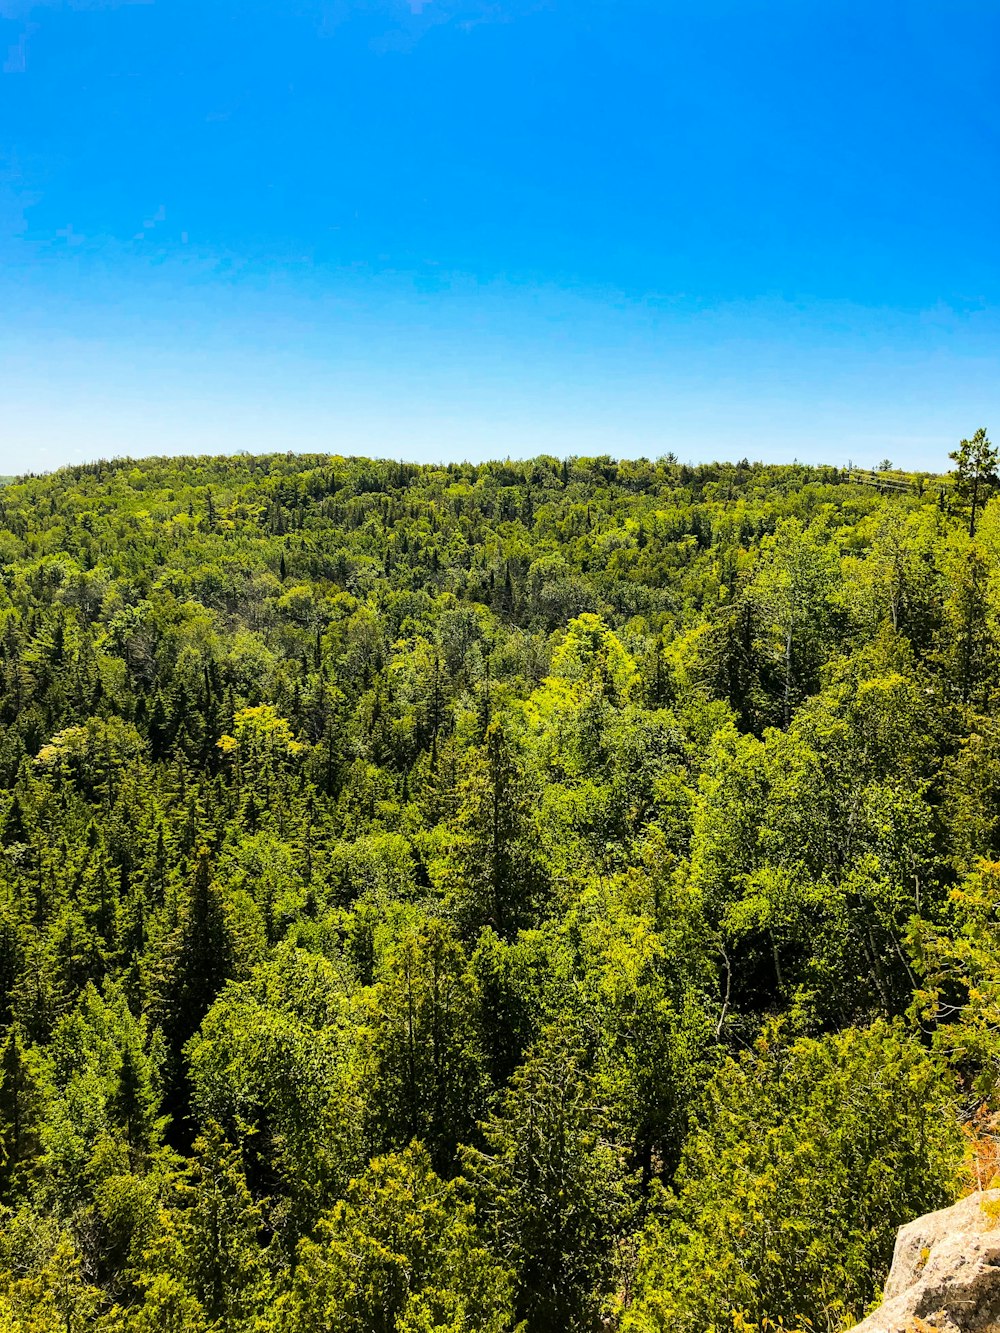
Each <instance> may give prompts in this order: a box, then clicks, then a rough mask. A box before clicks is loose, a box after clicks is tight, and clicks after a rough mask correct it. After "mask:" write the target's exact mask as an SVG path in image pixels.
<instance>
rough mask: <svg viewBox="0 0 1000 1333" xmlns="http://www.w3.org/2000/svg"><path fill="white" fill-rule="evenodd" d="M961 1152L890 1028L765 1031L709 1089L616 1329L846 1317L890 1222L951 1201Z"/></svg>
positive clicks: (938, 1098)
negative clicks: (788, 1037) (807, 1034)
mask: <svg viewBox="0 0 1000 1333" xmlns="http://www.w3.org/2000/svg"><path fill="white" fill-rule="evenodd" d="M960 1145H961V1138H960V1135H959V1132H958V1127H957V1125H956V1123H955V1119H954V1106H953V1102H952V1099H950V1098H949V1096H948V1091H947V1084H946V1083H945V1082H944V1081H943V1079H942V1077H941V1070H940V1068H939V1067H938V1066H937V1065H936V1063H935V1062H934V1061H933V1060H931V1059H930V1058H928V1056H927V1055H926V1054H925V1053H924V1052H923V1051H922V1050H921V1049H920V1047H919V1046H918V1045H917V1044H916V1043H915V1042H914V1041H913V1040H912V1038H910V1037H908V1036H907V1035H905V1034H904V1033H903V1031H902V1030H901V1029H900V1028H899V1027H892V1026H889V1025H888V1024H885V1023H877V1024H875V1025H874V1026H872V1027H871V1028H868V1029H855V1030H853V1031H849V1032H846V1033H844V1034H843V1035H840V1036H836V1037H827V1038H823V1039H821V1040H818V1041H817V1040H813V1039H809V1038H802V1039H800V1040H798V1041H796V1042H792V1043H791V1044H787V1043H786V1042H785V1041H784V1040H783V1039H782V1038H781V1036H780V1034H779V1033H773V1034H769V1035H768V1036H767V1037H766V1038H762V1040H761V1041H760V1043H759V1044H758V1048H757V1049H756V1050H755V1051H754V1052H752V1053H747V1054H745V1055H743V1056H742V1057H741V1058H740V1059H739V1060H732V1059H730V1060H727V1061H726V1062H725V1064H724V1065H723V1066H722V1067H721V1068H720V1069H719V1070H718V1072H717V1073H716V1075H715V1076H714V1078H713V1079H712V1080H711V1082H710V1083H709V1084H708V1086H707V1088H706V1091H705V1097H704V1102H703V1104H702V1107H701V1109H700V1112H699V1117H698V1124H697V1126H696V1128H695V1129H694V1130H693V1132H692V1134H691V1137H690V1139H689V1140H688V1143H687V1145H686V1146H685V1150H684V1157H683V1161H682V1163H681V1167H680V1170H679V1172H678V1175H677V1179H676V1182H675V1186H674V1190H675V1192H674V1193H672V1194H671V1195H669V1196H668V1197H667V1198H666V1199H665V1200H664V1202H663V1204H662V1207H661V1209H660V1210H659V1211H658V1215H657V1216H655V1217H654V1218H653V1219H652V1220H651V1221H650V1222H649V1224H648V1225H647V1227H646V1230H645V1232H644V1234H643V1237H642V1242H641V1248H640V1254H639V1263H638V1269H637V1273H636V1278H635V1288H634V1292H633V1293H632V1304H631V1308H630V1309H629V1310H628V1311H627V1313H626V1315H625V1318H624V1320H623V1325H622V1326H623V1328H624V1329H626V1330H629V1333H652V1331H653V1330H667V1329H670V1330H675V1329H676V1330H683V1329H691V1330H695V1329H704V1328H707V1327H722V1326H724V1325H726V1324H728V1323H730V1322H732V1320H733V1318H734V1317H739V1316H743V1317H748V1318H749V1319H750V1320H751V1321H752V1322H754V1323H757V1322H762V1321H763V1320H765V1319H770V1320H775V1321H777V1320H780V1321H781V1322H783V1323H784V1324H785V1325H786V1326H787V1327H792V1326H795V1325H798V1324H799V1323H800V1322H801V1321H804V1320H805V1321H809V1323H810V1324H811V1325H812V1326H813V1327H830V1326H836V1325H838V1324H840V1323H842V1322H845V1321H846V1322H847V1323H848V1324H849V1323H850V1322H852V1321H854V1320H857V1319H859V1318H860V1317H861V1316H862V1315H863V1313H864V1311H865V1307H866V1306H867V1305H868V1304H869V1302H870V1301H871V1300H872V1298H873V1296H875V1295H876V1293H877V1291H878V1289H879V1286H880V1284H881V1276H882V1275H883V1274H884V1273H885V1271H886V1268H887V1266H888V1263H889V1260H890V1258H891V1257H892V1248H893V1244H894V1241H895V1233H896V1228H897V1227H898V1226H899V1225H900V1224H901V1223H903V1222H904V1221H907V1220H909V1219H910V1218H911V1217H912V1216H913V1215H914V1214H916V1213H919V1212H921V1211H922V1210H924V1209H926V1208H929V1207H934V1206H940V1205H942V1204H944V1203H946V1202H949V1201H950V1199H951V1197H952V1194H951V1191H952V1190H953V1189H954V1188H955V1184H956V1181H957V1166H958V1162H959V1160H960V1155H961V1147H960Z"/></svg>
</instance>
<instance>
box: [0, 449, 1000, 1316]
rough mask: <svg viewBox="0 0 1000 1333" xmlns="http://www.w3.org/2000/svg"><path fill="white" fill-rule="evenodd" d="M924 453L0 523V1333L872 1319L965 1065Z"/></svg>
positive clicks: (993, 539) (977, 923) (945, 641)
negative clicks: (0, 1332) (892, 464)
mask: <svg viewBox="0 0 1000 1333" xmlns="http://www.w3.org/2000/svg"><path fill="white" fill-rule="evenodd" d="M955 463H956V472H955V473H954V474H953V475H951V476H949V477H946V478H933V477H926V476H909V475H907V474H905V473H901V472H898V471H893V472H892V473H891V477H889V478H886V477H885V476H883V475H882V474H879V473H876V474H871V475H870V476H869V477H868V478H867V481H868V482H869V483H870V484H864V485H862V484H858V483H856V482H854V481H852V480H851V477H850V475H849V474H846V473H844V472H841V471H840V470H839V469H836V468H806V467H803V466H801V465H799V464H793V465H791V466H786V467H764V466H762V465H760V464H750V463H748V462H745V461H744V462H740V463H713V464H707V465H705V466H702V467H698V468H692V467H687V466H683V465H681V464H679V463H678V462H677V461H676V459H675V458H673V457H672V456H667V457H665V458H662V459H658V460H656V461H655V462H653V461H650V460H646V459H638V460H633V461H626V460H621V461H617V462H616V461H614V460H612V459H610V458H606V457H602V458H570V459H566V460H557V459H553V458H546V457H542V458H536V459H531V460H527V461H525V462H512V461H510V460H507V461H504V462H494V463H488V464H483V465H471V464H462V465H457V464H454V465H450V466H448V467H434V466H428V467H417V466H413V465H409V464H400V463H396V462H390V461H375V460H368V459H362V458H343V457H339V456H328V455H295V454H285V455H280V456H278V455H275V456H271V457H264V458H254V457H250V456H238V457H234V458H219V459H212V458H179V459H149V460H145V461H142V462H133V461H130V460H118V461H116V462H114V463H108V462H98V463H94V464H92V465H89V466H84V467H76V468H66V469H63V470H61V471H59V472H56V473H53V474H51V475H50V476H40V477H30V478H25V479H22V480H20V481H14V482H12V483H11V484H9V485H5V486H4V487H3V490H2V492H0V554H2V557H3V559H2V570H0V575H2V577H0V1210H2V1214H0V1328H6V1327H10V1328H11V1329H24V1330H28V1329H31V1330H35V1331H36V1333H49V1330H50V1329H51V1330H54V1329H60V1330H68V1331H69V1333H76V1330H77V1329H81V1328H83V1327H87V1328H90V1327H91V1326H93V1327H94V1328H95V1329H97V1330H99V1331H101V1333H135V1331H136V1330H142V1331H144V1333H152V1331H153V1330H157V1333H159V1330H161V1329H163V1330H176V1333H222V1331H223V1330H226V1333H276V1331H277V1330H280V1333H291V1330H292V1329H293V1328H294V1329H299V1328H305V1329H308V1328H316V1329H317V1330H319V1329H324V1330H325V1329H328V1328H334V1327H336V1328H347V1329H350V1328H357V1329H358V1330H359V1333H360V1330H365V1331H366V1333H367V1331H368V1330H374V1329H379V1330H389V1329H392V1330H400V1331H401V1333H431V1331H432V1330H434V1331H435V1333H445V1331H446V1330H447V1333H460V1331H461V1333H473V1330H477V1331H478V1330H497V1333H499V1331H500V1330H507V1329H511V1330H513V1329H514V1327H515V1326H522V1327H523V1329H524V1333H545V1331H546V1330H559V1333H564V1331H565V1330H569V1329H572V1330H574V1331H575V1333H595V1331H596V1330H597V1329H598V1328H600V1327H601V1326H602V1321H604V1322H605V1323H606V1325H607V1326H609V1327H610V1326H613V1325H614V1323H615V1321H618V1322H619V1323H620V1324H624V1325H625V1326H631V1327H634V1328H658V1327H666V1326H670V1327H671V1328H673V1327H674V1326H675V1325H676V1326H677V1327H680V1328H684V1327H690V1328H691V1329H692V1333H694V1331H695V1330H697V1333H702V1330H704V1329H705V1328H708V1327H711V1326H715V1327H724V1326H729V1324H730V1323H732V1322H734V1321H735V1325H736V1326H737V1327H742V1328H749V1327H752V1326H754V1327H765V1326H768V1325H767V1323H766V1321H768V1320H770V1321H772V1324H773V1323H779V1324H780V1323H781V1321H784V1323H785V1324H786V1325H787V1324H789V1323H791V1322H793V1321H795V1320H797V1319H798V1318H799V1317H800V1316H801V1317H809V1318H812V1319H813V1320H814V1321H819V1323H821V1324H822V1325H823V1326H824V1327H828V1328H830V1329H833V1328H834V1327H835V1326H836V1325H837V1324H838V1322H839V1321H841V1320H846V1319H847V1318H848V1316H853V1315H856V1314H859V1313H861V1311H862V1310H863V1308H864V1306H865V1304H866V1303H867V1302H868V1301H869V1300H870V1299H872V1298H873V1297H874V1295H875V1294H876V1292H877V1289H878V1286H879V1284H880V1282H881V1281H882V1278H883V1276H884V1271H885V1265H886V1262H887V1258H888V1246H889V1242H890V1240H891V1233H892V1228H893V1226H894V1225H895V1222H896V1221H897V1220H902V1219H903V1218H904V1217H906V1216H908V1215H911V1214H912V1213H916V1212H919V1211H921V1210H923V1209H924V1208H927V1207H930V1206H932V1205H933V1204H934V1203H936V1202H938V1201H939V1200H941V1199H944V1198H946V1197H948V1196H949V1194H950V1192H951V1191H952V1189H953V1188H954V1183H955V1181H954V1155H953V1151H952V1149H953V1140H954V1133H955V1124H956V1113H955V1110H954V1107H953V1102H954V1103H955V1105H957V1107H958V1108H959V1112H960V1113H961V1114H964V1113H965V1112H966V1110H967V1109H968V1108H969V1107H971V1106H973V1105H974V1104H976V1099H977V1098H978V1099H980V1100H981V1101H983V1102H985V1103H986V1105H985V1106H984V1107H983V1108H982V1109H981V1112H980V1114H982V1115H983V1116H988V1115H989V1114H990V1113H991V1111H992V1110H993V1109H994V1108H995V1103H996V1098H997V1087H996V1085H997V1074H998V1071H1000V1054H998V1051H1000V1046H998V1043H997V1039H996V1035H995V1034H996V1032H997V1030H998V1023H1000V1018H998V1014H997V1008H998V1005H1000V993H998V990H997V980H996V978H997V972H998V967H1000V956H998V955H1000V940H998V939H997V938H996V929H995V922H996V918H997V901H996V900H997V897H998V891H997V881H998V877H997V874H996V873H995V869H996V867H995V862H996V861H997V859H998V858H1000V797H998V792H1000V729H998V728H1000V723H998V718H1000V712H998V707H997V705H998V702H1000V693H998V682H1000V499H998V498H997V497H996V495H995V491H996V489H997V468H996V458H995V451H994V450H993V449H992V446H991V445H990V444H989V441H988V439H987V438H986V435H985V432H982V431H981V432H977V434H976V435H975V436H974V437H973V438H972V439H971V440H969V441H965V442H963V443H962V445H961V446H960V448H959V449H958V450H957V451H956V456H955ZM775 1023H778V1024H779V1026H778V1028H777V1029H775V1026H774V1025H775ZM901 1023H906V1024H908V1025H909V1031H910V1032H911V1033H919V1034H920V1039H921V1040H922V1042H923V1045H924V1046H925V1047H926V1048H927V1049H934V1056H933V1058H931V1057H929V1056H927V1055H926V1054H925V1053H923V1052H922V1050H921V1049H920V1048H918V1047H917V1046H915V1045H913V1040H912V1037H911V1036H908V1035H907V1034H906V1033H905V1032H904V1031H903V1030H902V1028H901V1027H900V1026H899V1025H900V1024H901ZM776 1031H777V1033H778V1034H779V1035H775V1033H776ZM780 1034H785V1035H784V1036H782V1035H780ZM747 1051H751V1052H753V1054H749V1055H748V1054H746V1052H747ZM949 1117H950V1118H949ZM921 1136H923V1137H921ZM915 1145H916V1146H915ZM518 1321H520V1323H519V1322H518Z"/></svg>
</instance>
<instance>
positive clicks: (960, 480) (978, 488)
mask: <svg viewBox="0 0 1000 1333" xmlns="http://www.w3.org/2000/svg"><path fill="white" fill-rule="evenodd" d="M948 457H949V458H950V459H951V460H952V462H953V463H954V464H955V490H956V491H957V492H958V494H959V495H960V496H961V497H962V499H963V500H966V501H968V504H969V536H970V537H974V536H975V535H976V515H977V513H978V512H979V510H980V508H981V507H982V505H983V504H984V503H985V501H986V499H987V498H988V496H989V494H990V492H991V491H992V490H993V488H994V487H995V486H996V485H997V482H998V480H1000V478H998V476H997V451H996V449H994V447H993V446H992V445H991V444H990V442H989V439H988V438H987V436H986V431H985V429H984V428H983V427H982V426H980V428H979V430H977V431H976V433H975V435H973V437H972V439H971V440H962V442H961V444H959V446H958V448H957V449H955V450H953V452H952V453H950V454H949V455H948Z"/></svg>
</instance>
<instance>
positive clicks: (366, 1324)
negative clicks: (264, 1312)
mask: <svg viewBox="0 0 1000 1333" xmlns="http://www.w3.org/2000/svg"><path fill="white" fill-rule="evenodd" d="M512 1276H513V1275H512V1273H511V1271H510V1269H509V1268H508V1267H507V1266H506V1265H505V1264H504V1262H503V1260H502V1259H500V1258H498V1257H497V1256H496V1255H495V1254H494V1253H492V1252H491V1251H490V1249H489V1248H488V1245H487V1243H486V1241H485V1239H484V1238H482V1237H481V1236H480V1235H479V1233H478V1232H477V1229H476V1226H475V1222H474V1218H473V1210H472V1206H471V1205H470V1204H469V1203H468V1202H467V1201H464V1200H463V1199H462V1197H461V1193H460V1185H459V1183H458V1182H451V1183H446V1182H444V1181H443V1180H441V1179H440V1178H439V1177H438V1176H436V1175H435V1174H434V1172H433V1170H432V1168H431V1163H430V1158H429V1156H428V1154H427V1152H426V1150H425V1149H423V1148H422V1147H420V1146H419V1145H418V1144H414V1145H412V1146H411V1147H409V1148H407V1149H406V1150H405V1151H404V1152H402V1153H398V1154H394V1155H392V1156H388V1157H379V1158H376V1159H375V1160H374V1161H373V1162H372V1163H371V1165H370V1166H369V1167H368V1170H367V1171H366V1172H365V1173H364V1175H363V1176H362V1177H361V1178H360V1179H358V1180H355V1181H353V1182H352V1183H351V1185H350V1188H349V1189H348V1191H347V1195H346V1197H345V1198H344V1199H343V1200H342V1201H341V1202H340V1203H338V1204H337V1205H336V1207H335V1208H334V1209H333V1210H332V1212H331V1213H329V1214H328V1215H327V1216H326V1217H325V1218H324V1219H323V1220H322V1221H321V1222H320V1224H319V1226H318V1228H317V1231H316V1237H315V1239H310V1240H304V1241H302V1243H301V1244H300V1246H299V1252H298V1256H297V1263H296V1267H295V1275H294V1278H293V1280H292V1283H291V1287H290V1290H289V1291H288V1293H287V1294H286V1295H284V1296H283V1297H282V1298H281V1299H280V1301H279V1303H278V1307H277V1312H276V1316H275V1320H274V1327H275V1329H276V1330H277V1333H326V1330H328V1329H330V1328H337V1329H338V1330H343V1333H432V1331H434V1333H436V1331H438V1330H441V1331H442V1333H461V1331H462V1330H466V1329H469V1330H471V1329H475V1330H476V1333H507V1330H513V1328H514V1320H513V1310H512V1299H511V1297H512V1288H513V1280H512Z"/></svg>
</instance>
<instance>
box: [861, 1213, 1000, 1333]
mask: <svg viewBox="0 0 1000 1333" xmlns="http://www.w3.org/2000/svg"><path fill="white" fill-rule="evenodd" d="M852 1333H1000V1189H994V1190H985V1191H983V1192H982V1193H979V1194H971V1195H969V1197H968V1198H966V1199H962V1200H961V1201H960V1202H959V1203H956V1204H955V1205H954V1207H952V1208H943V1209H942V1210H941V1211H940V1212H938V1213H928V1214H927V1216H926V1217H918V1218H917V1220H916V1221H915V1222H908V1223H907V1225H906V1226H905V1227H900V1229H899V1234H898V1236H897V1237H896V1249H895V1252H894V1253H893V1257H892V1268H891V1270H890V1272H889V1280H888V1282H886V1285H885V1297H884V1300H883V1303H882V1305H880V1306H879V1308H878V1309H877V1310H875V1311H874V1312H873V1313H872V1314H870V1315H869V1316H868V1318H867V1319H865V1320H863V1321H862V1322H861V1323H860V1324H858V1325H856V1326H855V1328H854V1329H853V1330H852Z"/></svg>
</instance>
